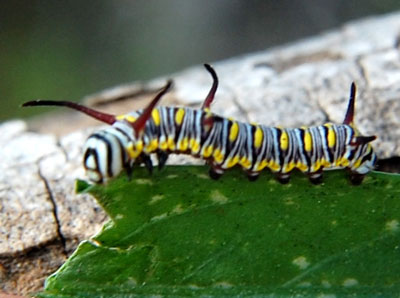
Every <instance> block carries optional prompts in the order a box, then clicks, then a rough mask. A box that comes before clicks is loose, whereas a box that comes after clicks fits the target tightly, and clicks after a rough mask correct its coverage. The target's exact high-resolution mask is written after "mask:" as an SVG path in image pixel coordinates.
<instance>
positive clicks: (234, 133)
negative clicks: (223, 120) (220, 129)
mask: <svg viewBox="0 0 400 298" xmlns="http://www.w3.org/2000/svg"><path fill="white" fill-rule="evenodd" d="M238 133H239V125H238V124H237V122H233V123H232V126H231V129H230V130H229V141H231V142H233V141H235V140H236V138H237V136H238Z"/></svg>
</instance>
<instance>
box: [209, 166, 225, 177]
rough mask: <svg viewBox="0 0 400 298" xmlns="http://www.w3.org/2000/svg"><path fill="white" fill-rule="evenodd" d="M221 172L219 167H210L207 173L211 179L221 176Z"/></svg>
mask: <svg viewBox="0 0 400 298" xmlns="http://www.w3.org/2000/svg"><path fill="white" fill-rule="evenodd" d="M222 174H224V170H223V169H221V168H220V167H213V166H211V167H210V170H209V171H208V175H209V176H210V177H211V179H214V180H218V179H219V178H221V176H222Z"/></svg>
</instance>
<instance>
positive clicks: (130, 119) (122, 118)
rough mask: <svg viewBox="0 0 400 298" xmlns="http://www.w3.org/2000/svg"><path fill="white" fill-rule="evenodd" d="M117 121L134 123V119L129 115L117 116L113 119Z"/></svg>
mask: <svg viewBox="0 0 400 298" xmlns="http://www.w3.org/2000/svg"><path fill="white" fill-rule="evenodd" d="M115 118H116V119H117V120H119V121H122V120H126V121H128V122H131V123H132V122H135V121H136V118H135V117H133V116H131V115H118V116H117V117H115Z"/></svg>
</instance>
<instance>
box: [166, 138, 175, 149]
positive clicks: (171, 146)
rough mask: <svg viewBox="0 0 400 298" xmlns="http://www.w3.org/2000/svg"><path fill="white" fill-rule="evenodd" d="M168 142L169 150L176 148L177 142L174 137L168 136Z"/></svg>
mask: <svg viewBox="0 0 400 298" xmlns="http://www.w3.org/2000/svg"><path fill="white" fill-rule="evenodd" d="M167 144H168V149H169V150H171V151H174V150H175V142H174V139H173V138H172V137H168V140H167Z"/></svg>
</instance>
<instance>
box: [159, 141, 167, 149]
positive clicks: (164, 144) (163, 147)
mask: <svg viewBox="0 0 400 298" xmlns="http://www.w3.org/2000/svg"><path fill="white" fill-rule="evenodd" d="M158 146H159V147H160V149H161V150H167V149H168V143H167V142H166V141H162V142H160V143H159V144H158Z"/></svg>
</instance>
